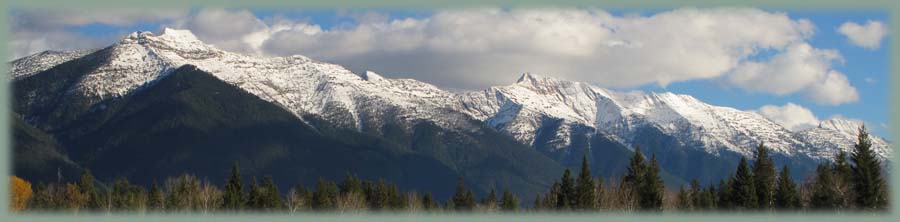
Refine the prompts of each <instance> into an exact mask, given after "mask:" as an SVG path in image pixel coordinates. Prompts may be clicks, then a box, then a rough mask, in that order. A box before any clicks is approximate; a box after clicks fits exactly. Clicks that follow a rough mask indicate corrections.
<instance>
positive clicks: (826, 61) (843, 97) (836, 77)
mask: <svg viewBox="0 0 900 222" xmlns="http://www.w3.org/2000/svg"><path fill="white" fill-rule="evenodd" d="M834 61H843V59H842V58H841V55H840V54H839V53H838V52H837V51H835V50H823V49H817V48H813V47H812V46H810V45H809V44H807V43H795V44H791V45H790V46H788V47H787V48H786V49H785V50H784V51H783V52H781V53H779V54H777V55H774V56H772V57H770V58H769V59H768V61H762V62H756V61H748V62H744V63H742V64H740V65H738V66H737V68H736V69H735V70H734V72H733V73H732V74H731V75H729V76H728V81H729V82H730V83H731V84H733V85H735V86H738V87H741V88H744V89H747V90H751V91H758V92H768V93H772V94H775V95H786V94H790V93H795V92H802V93H803V94H804V95H806V97H807V98H810V99H812V100H813V101H814V102H816V103H819V104H824V105H839V104H843V103H848V102H854V101H857V100H859V96H858V93H857V92H856V88H854V87H853V86H851V85H850V82H849V81H847V77H846V76H844V74H842V73H840V72H838V71H835V70H833V69H832V68H831V64H832V62H834Z"/></svg>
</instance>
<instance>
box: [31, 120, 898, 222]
mask: <svg viewBox="0 0 900 222" xmlns="http://www.w3.org/2000/svg"><path fill="white" fill-rule="evenodd" d="M871 145H872V144H871V141H870V140H869V137H868V133H867V131H866V129H865V127H862V128H860V130H859V136H858V142H857V144H856V145H855V146H854V150H853V152H852V153H851V154H849V155H848V154H847V153H845V152H843V151H841V152H839V153H837V154H836V155H835V157H834V160H833V161H832V162H831V163H823V164H820V165H819V166H818V168H817V170H816V172H815V174H814V175H813V176H811V177H810V178H809V179H807V180H806V181H804V182H802V183H799V184H798V183H796V182H794V181H793V180H792V179H791V177H790V169H789V168H788V166H786V165H785V166H783V167H782V169H781V171H777V170H776V168H775V163H774V161H773V160H772V157H771V156H770V155H769V149H768V148H767V147H766V146H765V145H764V144H760V145H759V146H757V148H756V150H755V152H754V155H753V159H752V163H751V160H748V159H747V158H744V157H742V158H741V160H740V163H739V164H738V166H737V169H736V170H735V172H734V173H732V174H731V175H729V176H728V177H727V178H726V179H722V180H720V181H719V182H718V184H709V185H708V186H705V187H704V186H702V185H701V184H700V182H699V181H697V180H696V179H694V180H692V181H691V182H690V185H689V186H687V187H685V186H682V187H679V188H678V191H677V192H675V191H671V190H669V189H667V188H666V186H665V184H664V183H663V181H662V179H661V176H660V166H659V164H658V161H657V160H656V156H655V155H651V157H650V159H649V160H647V159H646V158H645V156H644V155H643V154H642V153H641V150H640V147H635V153H634V155H633V156H632V158H631V159H630V162H629V165H628V167H627V169H626V172H625V174H624V175H623V176H622V177H621V178H620V179H615V178H611V179H609V183H604V180H603V178H595V177H593V176H591V172H590V166H589V164H588V161H587V157H584V158H583V159H582V164H581V170H580V171H579V172H578V175H577V176H573V175H572V171H570V170H569V169H566V170H565V171H564V172H563V175H562V177H561V178H560V180H558V181H555V182H554V183H553V185H552V186H551V187H550V190H549V191H547V192H546V193H544V194H539V195H537V197H536V198H535V200H534V203H533V207H534V208H533V209H532V210H534V211H591V210H613V211H661V210H682V211H701V210H737V211H741V210H886V209H887V207H888V199H887V198H888V190H887V189H888V186H887V184H886V181H885V179H884V175H883V172H882V169H881V167H882V165H881V162H880V160H879V159H878V158H877V156H876V154H875V152H874V151H873V150H872V149H871ZM241 178H242V177H241V174H240V169H239V167H238V165H237V163H235V164H234V166H233V167H232V173H231V175H230V177H229V178H228V180H227V181H225V186H224V189H220V188H218V187H217V186H215V185H213V184H212V183H210V182H209V181H204V180H200V179H198V178H197V177H196V176H193V175H187V174H185V175H181V176H177V177H170V178H167V179H166V180H164V181H163V183H162V184H158V183H156V182H154V183H153V185H152V186H151V187H150V188H149V189H146V188H145V187H142V186H138V185H134V184H131V183H130V182H129V181H128V180H127V179H125V178H120V179H117V180H115V181H114V182H113V183H112V185H111V187H104V188H100V187H97V185H98V184H100V183H97V181H95V178H94V177H93V175H92V174H91V172H90V171H89V170H85V171H84V172H83V173H82V176H81V178H80V180H78V181H76V182H74V183H54V184H50V185H44V184H38V185H36V186H35V188H34V189H33V192H32V191H31V190H30V183H27V181H22V182H21V183H19V184H21V186H16V187H24V186H26V185H27V186H29V187H24V188H22V189H25V188H28V189H29V190H27V191H28V192H20V193H23V194H25V193H27V194H28V195H18V196H21V197H20V199H27V200H24V201H23V200H17V202H22V203H23V204H21V205H24V206H27V207H25V208H27V209H33V210H72V211H76V212H77V211H81V210H86V211H96V212H104V211H105V212H111V211H139V212H147V211H150V212H202V213H209V212H237V211H282V212H283V211H287V212H290V213H295V212H298V211H332V212H335V211H336V212H361V211H409V212H419V211H428V212H435V211H478V212H499V211H503V212H511V211H518V210H520V209H519V208H520V206H521V203H520V201H519V198H518V197H517V196H516V195H515V194H513V193H512V192H510V191H508V190H505V191H503V192H502V194H500V196H499V197H498V195H497V193H496V191H495V190H493V189H492V190H491V191H490V193H488V194H487V195H485V196H483V197H482V198H481V199H480V200H476V197H475V195H474V194H473V192H472V191H471V190H469V189H468V188H467V187H466V185H465V182H464V181H463V180H462V178H460V179H459V181H458V182H457V185H456V192H455V194H454V195H453V196H452V197H451V198H450V199H449V200H447V201H446V202H444V203H440V202H439V201H438V200H435V198H434V197H433V196H432V195H431V193H428V192H426V193H420V192H416V191H406V192H404V191H400V189H399V188H398V187H397V185H395V184H392V183H389V182H386V181H384V180H382V179H379V180H377V181H370V180H363V179H360V178H358V177H357V176H355V175H353V174H351V173H347V175H346V176H345V178H344V179H343V181H342V182H341V183H340V184H338V183H336V182H334V181H330V180H326V179H321V178H320V179H319V180H318V182H317V183H316V184H315V187H311V188H307V187H304V186H303V185H302V184H298V185H295V186H293V187H291V188H290V189H289V190H288V191H287V192H284V193H282V192H280V191H279V190H278V187H277V186H276V185H275V184H276V183H275V182H274V181H273V179H272V177H270V176H266V177H263V179H262V181H258V180H257V179H256V178H253V179H252V180H251V181H250V182H249V183H245V182H243V181H242V179H241ZM20 208H21V206H20ZM18 210H22V209H18Z"/></svg>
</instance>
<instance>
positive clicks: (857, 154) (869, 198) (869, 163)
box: [850, 125, 888, 210]
mask: <svg viewBox="0 0 900 222" xmlns="http://www.w3.org/2000/svg"><path fill="white" fill-rule="evenodd" d="M850 160H851V161H852V162H853V167H852V170H853V182H854V183H853V190H854V191H855V192H854V194H855V197H854V198H855V200H856V201H854V202H855V203H856V206H857V207H859V208H861V209H865V210H885V209H887V206H888V194H887V189H888V188H887V184H886V181H885V180H884V175H882V174H881V171H882V170H881V160H879V159H878V156H877V155H876V154H875V151H874V150H872V141H871V139H869V133H868V131H866V127H865V125H863V126H861V127H860V128H859V135H858V136H857V143H856V146H854V149H853V153H852V154H851V155H850Z"/></svg>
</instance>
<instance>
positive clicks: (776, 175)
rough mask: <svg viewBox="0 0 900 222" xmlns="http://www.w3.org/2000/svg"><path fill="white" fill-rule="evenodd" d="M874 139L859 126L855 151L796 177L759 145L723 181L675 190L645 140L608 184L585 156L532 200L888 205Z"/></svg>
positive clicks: (714, 206)
mask: <svg viewBox="0 0 900 222" xmlns="http://www.w3.org/2000/svg"><path fill="white" fill-rule="evenodd" d="M871 146H872V143H871V140H870V139H869V135H868V132H867V131H866V129H865V127H862V128H860V129H859V134H858V138H857V144H856V145H855V146H854V149H853V152H852V153H851V154H850V155H848V154H847V153H846V152H843V151H840V152H838V153H837V154H835V156H834V159H833V161H831V163H822V164H820V165H819V166H818V167H817V170H816V172H815V174H814V175H812V176H811V177H810V178H809V179H808V180H806V181H804V182H802V183H799V184H798V183H796V182H794V181H793V179H791V177H790V175H791V173H790V168H789V167H788V166H787V165H785V166H783V167H782V168H781V171H780V172H779V171H777V170H776V166H775V163H774V161H773V160H772V157H771V156H770V155H769V149H768V148H767V147H766V146H765V145H764V144H760V145H759V146H757V147H756V150H755V152H754V154H753V160H752V161H753V162H752V163H750V160H748V159H747V158H745V157H742V158H741V160H740V162H739V164H738V166H737V169H736V170H735V172H734V173H732V174H731V175H729V176H728V177H727V178H726V179H722V180H720V181H719V183H718V184H717V185H716V184H709V185H708V186H706V187H704V186H702V185H701V184H700V182H699V181H698V180H697V179H694V180H692V181H691V182H690V185H689V186H682V187H679V188H678V191H677V192H675V191H670V190H668V189H667V188H666V187H665V185H664V184H663V182H662V179H661V177H660V175H659V173H660V169H659V164H658V163H657V160H656V156H655V155H651V157H650V160H649V163H648V161H646V159H645V157H644V155H643V154H642V153H641V150H640V147H635V153H634V155H633V156H632V158H631V160H630V162H629V165H628V168H627V170H626V172H625V175H624V176H623V177H622V178H621V179H619V180H616V179H611V180H610V181H612V182H613V183H610V184H607V185H604V184H603V180H602V178H592V177H591V176H590V175H591V174H590V167H589V165H588V163H587V158H586V157H585V158H584V159H583V160H582V166H581V172H580V174H579V176H578V178H572V176H571V172H570V171H569V170H568V169H566V170H565V171H564V172H563V175H562V178H560V180H559V181H556V182H555V183H553V185H552V186H551V188H550V190H549V191H548V192H547V193H545V194H543V195H539V196H538V197H537V198H536V199H535V200H534V206H535V209H536V210H571V211H583V210H595V209H601V210H619V211H622V210H624V211H660V210H682V211H700V210H706V211H709V210H727V211H745V210H746V211H763V210H782V211H798V210H832V211H833V210H881V211H883V210H886V209H887V207H888V190H887V189H888V186H887V184H886V181H885V179H884V174H883V172H882V168H881V167H882V165H881V162H880V160H879V159H878V157H877V155H876V154H875V152H874V151H873V150H872V147H871Z"/></svg>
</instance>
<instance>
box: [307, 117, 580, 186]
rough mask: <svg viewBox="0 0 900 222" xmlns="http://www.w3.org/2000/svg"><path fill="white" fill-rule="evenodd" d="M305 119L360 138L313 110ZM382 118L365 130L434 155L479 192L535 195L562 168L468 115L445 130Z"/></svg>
mask: <svg viewBox="0 0 900 222" xmlns="http://www.w3.org/2000/svg"><path fill="white" fill-rule="evenodd" d="M388 116H390V115H388ZM304 119H307V120H309V121H308V122H309V123H310V124H312V125H313V126H315V128H316V129H318V130H319V131H320V132H323V134H324V135H331V136H334V137H336V138H341V140H342V141H352V140H358V139H359V138H346V137H345V136H344V135H347V134H354V133H356V131H354V130H350V129H345V128H335V127H334V126H333V125H332V124H330V123H328V122H325V121H319V120H317V119H316V118H313V117H312V116H307V117H304ZM382 120H383V121H385V123H383V124H380V125H381V127H379V128H377V129H371V128H370V129H364V131H365V132H368V134H369V135H377V136H378V137H379V138H385V139H386V140H388V141H391V142H392V143H394V144H398V146H399V147H401V149H403V150H404V151H407V152H414V153H419V154H422V155H426V156H430V157H432V158H434V159H436V160H437V161H439V162H440V163H442V164H443V165H445V166H448V167H449V168H451V169H453V170H454V171H455V172H458V174H459V175H460V176H463V177H464V178H465V179H466V183H467V184H469V185H467V186H468V187H470V188H471V189H472V191H473V192H474V193H475V194H477V195H482V194H487V193H488V192H489V191H490V190H491V189H492V188H494V189H498V190H499V189H507V188H508V189H510V190H511V191H512V192H515V193H517V195H519V196H522V197H528V198H533V197H534V195H536V194H537V193H538V192H543V191H544V190H545V189H547V187H549V186H550V184H551V183H552V181H553V180H554V179H555V178H556V177H557V176H558V175H557V174H559V172H560V171H562V169H563V168H562V166H561V165H560V164H559V163H557V162H555V161H554V160H553V159H551V158H548V157H547V156H545V155H543V154H541V153H540V152H538V151H536V150H535V149H533V148H531V147H528V146H526V145H523V144H520V143H518V142H516V141H515V140H513V139H512V138H510V137H508V136H506V135H503V134H501V133H499V132H496V131H495V130H493V129H490V128H488V127H486V126H484V124H483V123H480V122H475V120H468V121H473V122H472V124H471V125H473V126H476V127H477V128H475V129H472V130H471V131H467V132H456V131H450V130H445V129H443V128H441V127H438V126H436V125H434V124H433V123H431V122H424V121H423V122H419V123H417V124H414V126H413V127H412V128H411V129H405V128H404V127H403V126H402V125H401V124H399V123H396V122H393V121H394V120H393V119H391V118H385V119H382ZM364 125H378V124H364Z"/></svg>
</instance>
